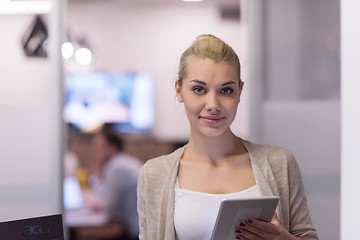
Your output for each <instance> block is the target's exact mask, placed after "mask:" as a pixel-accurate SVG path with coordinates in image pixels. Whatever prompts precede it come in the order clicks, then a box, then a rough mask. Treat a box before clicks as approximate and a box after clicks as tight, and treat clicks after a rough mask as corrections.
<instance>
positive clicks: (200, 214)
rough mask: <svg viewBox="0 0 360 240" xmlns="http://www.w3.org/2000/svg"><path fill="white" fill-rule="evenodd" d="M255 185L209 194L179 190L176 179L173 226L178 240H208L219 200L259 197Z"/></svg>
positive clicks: (218, 206)
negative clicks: (225, 192)
mask: <svg viewBox="0 0 360 240" xmlns="http://www.w3.org/2000/svg"><path fill="white" fill-rule="evenodd" d="M259 196H260V192H259V189H258V187H257V185H254V186H252V187H250V188H248V189H246V190H243V191H240V192H236V193H227V194H209V193H203V192H196V191H190V190H185V189H181V188H180V185H179V181H178V179H177V180H176V186H175V212H174V225H175V231H176V239H178V240H209V239H210V238H211V234H212V230H213V228H214V225H215V221H216V217H217V213H218V210H219V208H220V203H221V200H223V199H225V198H226V199H245V198H254V197H259Z"/></svg>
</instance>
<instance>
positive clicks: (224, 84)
mask: <svg viewBox="0 0 360 240" xmlns="http://www.w3.org/2000/svg"><path fill="white" fill-rule="evenodd" d="M235 83H236V82H234V81H229V82H226V83H223V84H221V86H226V85H230V84H235Z"/></svg>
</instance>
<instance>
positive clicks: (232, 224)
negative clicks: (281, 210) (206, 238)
mask: <svg viewBox="0 0 360 240" xmlns="http://www.w3.org/2000/svg"><path fill="white" fill-rule="evenodd" d="M278 202H279V197H277V196H271V197H258V198H251V199H224V200H222V201H221V204H220V208H219V212H218V215H217V218H216V222H215V226H214V229H213V233H212V235H211V240H234V239H235V228H236V226H237V224H239V222H240V221H242V220H246V219H247V218H249V217H253V218H256V219H260V220H263V221H267V222H269V221H271V219H272V217H273V216H274V212H275V209H276V206H277V204H278Z"/></svg>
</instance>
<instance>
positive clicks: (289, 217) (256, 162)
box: [138, 35, 318, 240]
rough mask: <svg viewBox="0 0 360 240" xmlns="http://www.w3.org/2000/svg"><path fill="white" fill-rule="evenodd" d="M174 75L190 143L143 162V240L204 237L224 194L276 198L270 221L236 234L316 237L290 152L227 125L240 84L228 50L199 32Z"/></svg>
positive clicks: (244, 225)
mask: <svg viewBox="0 0 360 240" xmlns="http://www.w3.org/2000/svg"><path fill="white" fill-rule="evenodd" d="M178 75H179V76H178V80H177V81H176V83H175V89H176V95H177V99H178V101H179V102H181V103H183V104H184V107H185V111H186V115H187V117H188V120H189V122H190V140H189V142H188V144H187V145H186V146H184V147H182V148H179V149H177V150H176V151H175V152H173V153H171V154H169V155H166V156H160V157H158V158H155V159H152V160H149V161H147V162H146V164H145V165H144V166H143V168H142V170H141V173H140V176H139V182H138V213H139V221H140V235H139V237H140V239H149V240H153V239H159V240H160V239H161V240H172V239H179V240H202V239H204V240H209V239H210V237H211V233H212V230H213V227H214V224H215V219H216V215H217V212H218V209H219V206H220V201H221V200H222V199H223V198H249V197H259V196H273V195H276V196H280V203H279V205H278V207H277V209H276V213H275V215H274V217H273V219H272V221H271V222H262V221H259V220H257V219H253V218H249V219H247V220H246V221H242V222H240V223H239V225H238V227H237V228H236V229H234V239H251V240H253V239H254V240H255V239H286V240H289V239H318V238H317V233H316V230H315V229H314V228H313V226H312V223H311V219H310V215H309V210H308V207H307V203H306V197H305V194H304V189H303V185H302V181H301V175H300V172H299V168H298V165H297V163H296V160H295V158H294V157H293V155H292V154H291V153H290V152H288V151H287V150H285V149H283V148H280V147H274V146H269V145H257V144H253V143H250V142H248V141H245V140H243V139H241V138H239V137H237V136H235V135H234V133H233V132H232V131H231V129H230V125H231V124H232V122H233V120H234V118H235V116H236V111H237V107H238V104H239V102H240V96H241V92H242V89H243V84H244V83H243V82H242V81H241V78H240V62H239V59H238V56H237V55H236V53H235V52H234V51H233V49H232V48H231V47H230V46H229V45H227V44H226V43H224V42H223V41H222V40H220V39H218V38H216V37H215V36H212V35H201V36H199V37H198V38H197V39H196V40H195V41H194V42H193V43H192V45H191V46H190V47H189V48H188V49H187V50H186V51H185V52H184V53H183V55H182V56H181V59H180V69H179V74H178Z"/></svg>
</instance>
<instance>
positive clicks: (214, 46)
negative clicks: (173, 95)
mask: <svg viewBox="0 0 360 240" xmlns="http://www.w3.org/2000/svg"><path fill="white" fill-rule="evenodd" d="M191 57H197V58H201V59H205V58H209V59H211V60H213V61H214V62H216V63H218V62H226V63H229V64H232V65H234V67H235V68H236V71H237V73H238V77H239V84H240V82H241V81H240V60H239V57H238V56H237V54H236V53H235V51H234V50H233V49H232V48H231V47H230V46H229V45H228V44H227V43H225V42H224V41H222V40H221V39H219V38H217V37H215V36H214V35H211V34H204V35H200V36H198V37H197V38H196V39H195V41H194V42H193V43H192V44H191V45H190V47H189V48H188V49H186V50H185V51H184V52H183V54H182V55H181V58H180V66H179V72H178V81H179V84H180V86H182V80H183V79H184V78H185V77H186V73H187V72H186V70H187V66H188V62H189V59H190V58H191Z"/></svg>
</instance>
